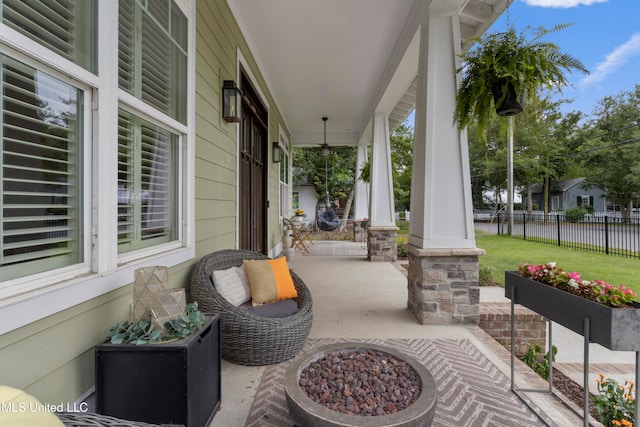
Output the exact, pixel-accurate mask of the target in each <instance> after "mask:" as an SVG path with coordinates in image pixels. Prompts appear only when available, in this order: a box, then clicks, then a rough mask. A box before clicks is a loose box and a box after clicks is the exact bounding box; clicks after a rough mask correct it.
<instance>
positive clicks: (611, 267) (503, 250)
mask: <svg viewBox="0 0 640 427" xmlns="http://www.w3.org/2000/svg"><path fill="white" fill-rule="evenodd" d="M476 246H477V247H478V248H481V249H484V250H485V251H486V252H487V254H486V255H484V256H481V257H479V260H480V270H481V271H482V270H488V271H489V272H490V273H491V275H492V276H493V279H494V280H495V282H497V283H498V284H500V285H503V286H504V271H505V270H517V269H518V265H520V264H524V263H532V264H544V263H548V262H552V261H555V262H556V264H557V265H558V267H560V268H562V269H563V270H565V271H577V272H579V273H580V274H581V276H582V278H583V279H586V280H596V279H600V280H604V281H605V282H607V283H610V284H612V285H621V284H624V285H626V286H628V287H630V288H632V289H633V290H634V291H635V292H636V293H638V294H640V260H639V259H636V258H624V257H619V256H613V255H605V254H600V253H592V252H587V251H580V250H576V249H569V248H561V247H558V246H554V245H550V244H547V243H537V242H529V241H525V240H521V239H515V238H511V237H509V236H504V235H482V234H479V235H476Z"/></svg>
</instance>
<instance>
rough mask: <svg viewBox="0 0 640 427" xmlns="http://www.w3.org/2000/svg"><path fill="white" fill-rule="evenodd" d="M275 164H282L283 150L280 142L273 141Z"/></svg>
mask: <svg viewBox="0 0 640 427" xmlns="http://www.w3.org/2000/svg"><path fill="white" fill-rule="evenodd" d="M272 154H273V156H272V160H273V163H280V162H281V161H282V148H280V144H278V141H273V153H272Z"/></svg>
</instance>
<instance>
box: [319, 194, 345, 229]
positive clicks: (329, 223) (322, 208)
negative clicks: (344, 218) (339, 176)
mask: <svg viewBox="0 0 640 427" xmlns="http://www.w3.org/2000/svg"><path fill="white" fill-rule="evenodd" d="M334 204H335V202H334V200H333V198H332V197H331V196H329V195H328V194H327V195H325V196H322V197H321V198H320V200H318V203H317V204H316V224H317V226H318V228H319V229H320V230H322V231H333V230H335V229H336V228H338V227H339V226H340V222H341V221H340V217H338V214H337V213H336V211H335V210H334V209H333V206H334Z"/></svg>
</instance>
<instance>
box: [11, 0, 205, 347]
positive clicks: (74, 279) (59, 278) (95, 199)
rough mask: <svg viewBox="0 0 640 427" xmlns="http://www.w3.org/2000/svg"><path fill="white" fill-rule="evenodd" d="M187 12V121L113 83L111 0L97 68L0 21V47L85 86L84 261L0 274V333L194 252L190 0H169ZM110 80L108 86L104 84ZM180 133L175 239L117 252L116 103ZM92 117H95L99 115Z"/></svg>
mask: <svg viewBox="0 0 640 427" xmlns="http://www.w3.org/2000/svg"><path fill="white" fill-rule="evenodd" d="M174 1H175V2H176V4H177V5H178V6H179V7H180V8H181V9H182V12H183V13H184V14H185V16H186V17H187V20H188V56H187V61H188V63H187V70H188V71H187V80H188V83H187V122H186V124H181V123H179V122H177V121H176V120H173V119H171V118H170V117H168V116H166V115H164V114H163V113H160V112H158V111H156V110H155V109H153V108H151V107H149V106H148V105H146V104H145V103H143V102H142V101H139V100H137V99H135V98H133V97H131V96H130V95H128V94H126V93H123V91H121V90H119V89H118V90H115V89H116V88H117V87H118V75H117V74H118V71H117V64H118V2H117V1H112V0H99V1H98V16H99V19H98V21H99V23H100V24H99V34H98V51H99V57H98V64H99V68H98V74H97V75H96V74H93V73H90V72H88V71H86V70H85V69H83V68H82V67H80V66H78V65H75V64H73V63H72V62H71V61H69V60H67V59H64V58H62V57H59V56H56V55H55V54H52V53H51V52H50V51H49V50H47V49H45V48H44V47H42V46H41V45H39V44H38V43H37V42H35V41H33V40H30V39H29V38H27V37H25V36H23V35H22V34H19V33H17V32H16V31H14V30H11V29H9V28H7V27H6V26H2V25H1V24H0V30H1V31H0V52H2V53H3V54H7V55H8V56H11V57H12V58H15V59H17V60H20V61H22V62H25V63H27V64H28V65H31V66H34V65H35V68H37V69H42V70H43V71H46V72H50V73H51V74H52V75H54V76H64V78H63V79H62V80H65V81H69V79H72V80H74V82H73V85H74V86H77V87H79V88H81V89H83V90H85V93H84V96H85V100H87V101H88V102H86V103H85V110H84V113H85V117H83V123H84V127H83V132H84V134H83V137H84V138H85V141H84V142H83V162H84V165H83V166H84V169H83V172H82V176H83V197H84V199H83V203H84V205H83V209H84V212H83V224H84V225H83V226H84V233H85V236H86V238H85V241H84V242H83V243H84V249H85V253H84V262H83V263H81V264H79V265H74V266H71V267H69V268H63V269H59V270H55V271H51V272H47V273H42V274H37V275H33V276H28V277H23V278H19V279H15V280H11V281H5V282H0V318H2V319H3V321H2V322H0V335H2V334H4V333H6V332H9V331H12V330H15V329H17V328H20V327H22V326H24V325H27V324H29V323H32V322H34V321H37V320H40V319H42V318H45V317H47V316H50V315H52V314H55V313H58V312H60V311H63V310H65V309H68V308H71V307H73V306H76V305H78V304H81V303H84V302H87V301H89V300H91V299H94V298H96V297H99V296H101V295H104V294H105V293H108V292H111V291H114V290H116V289H119V288H121V287H123V286H126V285H129V284H130V283H132V282H133V277H134V271H135V270H136V269H137V268H140V267H143V266H149V265H164V266H168V267H172V266H175V265H178V264H180V263H182V262H185V261H188V260H191V259H193V258H194V257H195V228H194V227H195V213H194V205H195V202H194V194H195V189H194V186H195V184H194V177H195V148H194V147H195V128H194V126H195V25H196V24H195V21H196V16H195V1H193V0H174ZM107 88H110V89H111V90H108V89H107ZM119 107H120V108H124V109H127V110H128V111H131V112H132V113H134V114H136V115H138V116H140V117H142V118H144V119H146V120H150V121H152V122H155V123H159V124H161V125H162V127H163V128H166V129H167V130H170V131H171V132H174V133H176V134H178V135H181V138H182V140H181V141H180V150H179V171H178V173H179V176H180V179H179V181H180V182H179V184H178V188H179V190H178V193H179V194H178V196H177V197H178V200H179V201H180V202H179V207H178V215H179V218H178V224H179V230H178V233H177V235H178V240H177V241H174V242H171V243H169V244H165V245H158V246H154V247H151V248H146V249H144V250H138V251H135V252H131V253H126V254H123V255H122V256H118V253H117V233H115V232H114V230H116V228H117V203H114V201H115V200H117V113H118V108H119ZM98 117H99V120H98Z"/></svg>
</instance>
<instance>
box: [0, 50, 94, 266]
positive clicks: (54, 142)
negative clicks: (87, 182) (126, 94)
mask: <svg viewBox="0 0 640 427" xmlns="http://www.w3.org/2000/svg"><path fill="white" fill-rule="evenodd" d="M0 60H1V62H2V71H1V72H2V105H3V110H2V145H1V147H2V163H1V164H2V201H1V202H0V204H1V207H2V242H1V244H2V253H1V257H2V258H1V259H2V263H1V265H2V272H3V277H9V278H13V277H17V276H18V275H20V274H21V273H24V271H29V272H30V273H34V272H40V271H46V270H48V269H50V268H54V267H62V266H66V265H70V264H73V263H77V262H80V260H81V258H82V253H81V250H80V248H81V243H80V230H81V228H80V227H81V215H80V206H81V198H80V194H81V193H80V187H81V186H80V184H79V183H78V176H79V175H80V168H81V165H80V135H81V120H80V117H81V116H80V111H81V108H82V99H83V98H82V92H81V91H80V90H79V89H76V88H74V87H73V86H71V85H69V84H68V83H65V82H63V81H60V80H58V79H56V78H54V77H52V76H50V75H47V74H46V73H44V72H42V71H37V70H35V69H33V68H30V67H28V66H26V65H24V64H22V63H20V62H17V61H15V60H12V59H10V58H7V57H6V56H1V55H0ZM9 266H12V267H11V268H9ZM5 274H6V275H5Z"/></svg>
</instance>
